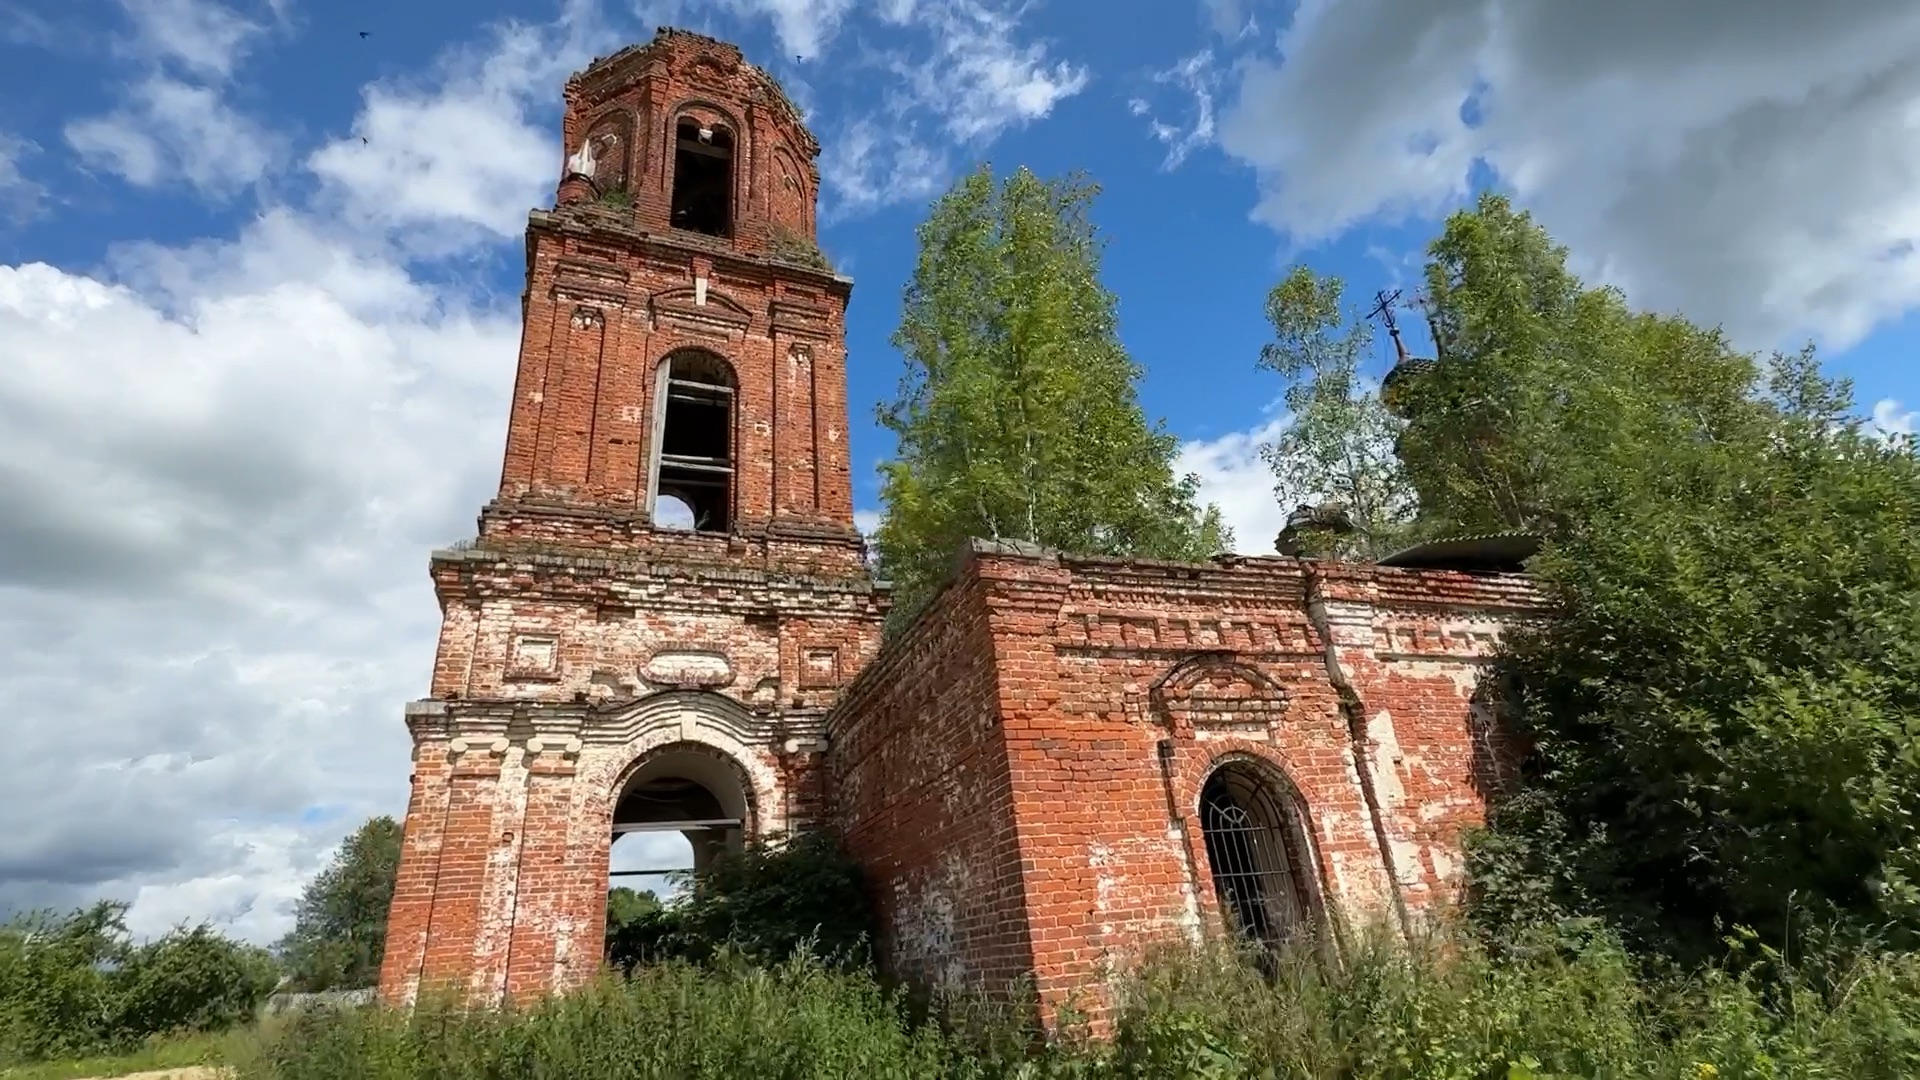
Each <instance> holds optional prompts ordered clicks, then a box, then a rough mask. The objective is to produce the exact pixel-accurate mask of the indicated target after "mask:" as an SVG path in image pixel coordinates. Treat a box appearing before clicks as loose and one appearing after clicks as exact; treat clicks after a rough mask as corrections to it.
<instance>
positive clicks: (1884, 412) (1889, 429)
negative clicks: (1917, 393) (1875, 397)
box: [1871, 398, 1920, 435]
mask: <svg viewBox="0 0 1920 1080" xmlns="http://www.w3.org/2000/svg"><path fill="white" fill-rule="evenodd" d="M1871 423H1872V425H1873V427H1874V429H1875V430H1877V431H1880V432H1881V433H1883V434H1886V435H1912V434H1914V433H1915V432H1914V429H1915V427H1917V426H1920V410H1914V409H1903V408H1901V405H1900V403H1899V402H1898V401H1895V400H1893V399H1892V398H1884V399H1882V400H1880V401H1877V402H1875V403H1874V406H1873V419H1872V421H1871Z"/></svg>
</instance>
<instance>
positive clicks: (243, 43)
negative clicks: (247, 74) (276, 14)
mask: <svg viewBox="0 0 1920 1080" xmlns="http://www.w3.org/2000/svg"><path fill="white" fill-rule="evenodd" d="M120 6H121V7H122V8H123V9H125V11H126V13H127V17H128V18H129V19H131V20H132V21H133V24H134V29H135V31H136V37H135V38H134V40H133V41H132V42H131V43H129V44H128V45H127V46H126V50H125V51H127V52H130V53H132V54H133V55H136V56H140V57H143V58H146V59H151V60H156V61H158V60H171V61H173V62H175V63H178V64H180V65H181V66H182V67H185V68H186V69H188V70H189V71H192V72H194V73H195V74H197V75H201V76H205V77H211V78H221V79H224V78H226V77H227V76H228V75H230V74H232V73H233V68H234V66H235V65H236V64H237V63H239V61H240V59H241V58H242V57H243V56H245V55H246V50H247V47H248V46H249V45H251V44H252V43H253V41H254V39H255V38H257V37H259V36H260V35H261V34H262V33H263V32H264V31H265V30H266V27H264V26H262V25H261V24H259V23H257V22H254V21H253V20H251V19H248V18H245V17H243V16H241V15H239V14H237V13H236V12H234V11H233V10H232V9H231V8H228V7H226V6H225V5H222V4H217V3H211V2H209V0H120Z"/></svg>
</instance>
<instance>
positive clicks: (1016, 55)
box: [898, 0, 1091, 143]
mask: <svg viewBox="0 0 1920 1080" xmlns="http://www.w3.org/2000/svg"><path fill="white" fill-rule="evenodd" d="M918 18H920V19H921V20H922V21H923V22H924V23H925V24H926V25H927V27H928V28H929V29H930V30H931V31H932V32H933V37H934V48H933V53H932V55H931V56H930V57H928V58H927V59H925V60H924V61H920V62H918V63H916V64H914V65H912V66H910V67H909V66H901V67H900V68H898V70H899V71H900V73H901V74H903V75H905V76H907V77H908V79H909V81H910V83H911V85H912V86H913V87H914V88H915V91H916V95H917V97H918V99H919V101H920V103H921V104H922V105H925V106H927V107H929V108H931V109H933V110H934V111H935V112H937V113H938V114H939V115H940V116H941V118H942V121H943V123H944V125H945V127H946V130H947V132H948V134H950V135H951V136H952V137H953V138H954V139H956V140H958V141H960V142H962V143H971V142H980V141H985V140H990V139H992V138H994V137H995V136H997V135H999V134H1000V133H1001V132H1002V131H1004V130H1006V129H1007V128H1010V127H1018V126H1020V125H1022V124H1027V123H1031V122H1032V121H1035V120H1040V119H1044V118H1045V117H1046V116H1047V115H1048V114H1050V113H1052V112H1053V109H1054V106H1056V105H1058V104H1060V102H1062V101H1064V100H1066V99H1067V98H1070V97H1072V96H1073V95H1075V94H1078V93H1079V92H1080V91H1082V90H1084V89H1086V87H1087V82H1088V80H1089V78H1090V77H1091V76H1090V74H1089V72H1088V71H1087V69H1086V68H1085V67H1083V66H1080V65H1078V64H1074V63H1071V62H1069V61H1066V60H1053V59H1050V58H1049V57H1048V53H1047V46H1046V45H1045V43H1043V42H1029V43H1027V44H1024V45H1023V44H1018V43H1017V42H1018V36H1019V30H1020V21H1019V15H1018V13H1017V12H1014V11H1005V10H996V9H995V8H992V7H989V6H988V5H987V4H985V3H983V2H980V0H947V2H945V3H941V4H929V5H927V6H924V7H922V8H920V9H919V10H918Z"/></svg>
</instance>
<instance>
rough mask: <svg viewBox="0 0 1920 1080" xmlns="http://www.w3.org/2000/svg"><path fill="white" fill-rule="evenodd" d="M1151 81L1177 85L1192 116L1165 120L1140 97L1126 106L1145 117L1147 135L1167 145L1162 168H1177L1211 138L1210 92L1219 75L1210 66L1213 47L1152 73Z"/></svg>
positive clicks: (1211, 109)
mask: <svg viewBox="0 0 1920 1080" xmlns="http://www.w3.org/2000/svg"><path fill="white" fill-rule="evenodd" d="M1153 82H1155V83H1156V84H1158V85H1162V86H1166V85H1172V86H1175V87H1177V88H1178V89H1179V90H1180V91H1181V93H1182V96H1183V97H1184V98H1186V99H1187V100H1188V101H1189V102H1191V105H1190V106H1189V108H1190V109H1191V112H1192V119H1191V120H1189V121H1186V122H1184V123H1181V124H1170V123H1167V122H1166V121H1164V120H1162V119H1160V117H1159V116H1158V115H1156V114H1155V113H1154V110H1153V107H1152V106H1151V105H1149V104H1148V103H1147V102H1146V101H1144V100H1142V99H1140V98H1134V99H1133V100H1131V101H1129V102H1128V103H1127V108H1128V111H1129V112H1131V113H1132V114H1133V115H1135V116H1141V117H1145V118H1146V119H1147V132H1148V134H1150V135H1152V136H1153V137H1154V138H1155V139H1156V140H1158V141H1159V142H1160V144H1161V145H1163V146H1165V147H1166V148H1167V157H1166V160H1165V161H1164V162H1163V163H1162V167H1163V168H1167V169H1177V168H1179V167H1180V163H1181V162H1183V161H1185V160H1186V159H1187V156H1188V155H1189V154H1192V153H1193V152H1194V151H1195V150H1198V149H1200V148H1202V147H1205V146H1209V145H1211V144H1212V143H1213V141H1214V94H1215V92H1216V91H1217V90H1218V88H1219V84H1220V74H1219V72H1218V71H1216V70H1215V68H1214V63H1213V50H1211V49H1202V50H1200V51H1199V52H1197V53H1194V54H1193V55H1192V56H1189V57H1187V58H1186V59H1184V60H1182V61H1180V62H1179V63H1177V64H1175V65H1174V66H1172V67H1170V68H1168V69H1167V70H1165V71H1157V72H1155V73H1154V75H1153Z"/></svg>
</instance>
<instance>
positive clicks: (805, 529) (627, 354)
mask: <svg viewBox="0 0 1920 1080" xmlns="http://www.w3.org/2000/svg"><path fill="white" fill-rule="evenodd" d="M563 130H564V147H563V151H564V154H565V159H564V161H563V162H556V165H558V166H559V167H560V169H559V175H560V180H559V185H558V189H557V193H556V200H555V201H556V206H555V207H554V209H552V210H535V211H533V212H532V214H531V215H530V220H529V222H528V227H527V288H526V292H525V294H524V295H523V297H522V310H523V312H524V327H523V330H522V336H521V344H520V360H519V369H518V373H517V375H516V376H515V379H514V386H513V404H512V409H511V414H510V419H509V421H508V427H507V445H506V455H505V463H504V466H503V468H502V470H501V477H500V490H499V494H498V495H497V497H495V498H494V499H493V501H492V502H490V503H488V504H487V505H486V507H484V508H483V509H482V511H481V514H480V520H479V535H478V537H477V538H476V539H474V540H472V541H469V542H466V543H463V544H461V545H459V546H456V547H455V548H453V549H449V550H443V551H436V552H434V553H433V555H432V560H431V570H432V575H433V581H434V588H435V591H436V593H437V595H438V597H439V601H440V607H441V611H442V628H441V633H440V642H439V648H438V652H437V655H436V657H435V660H434V670H433V680H432V692H431V695H430V696H429V697H427V698H426V699H424V700H420V701H416V702H413V703H412V704H410V705H409V706H408V707H407V711H406V719H407V726H408V728H409V730H410V731H411V733H412V736H413V741H414V754H413V762H414V765H413V776H412V793H411V797H410V799H409V801H408V805H407V816H406V827H405V840H404V842H403V845H402V853H401V860H400V871H399V878H398V881H397V883H396V887H395V890H394V898H393V906H392V909H391V915H390V919H389V923H388V934H387V948H386V958H385V962H384V965H383V968H382V971H381V977H380V993H381V996H382V997H383V998H384V999H386V1000H388V1001H392V1002H400V1003H405V1002H411V1001H412V1000H414V999H415V997H416V995H417V994H418V993H419V992H420V990H421V989H422V988H423V987H428V986H435V987H444V988H449V989H453V990H455V991H457V992H460V993H463V994H465V995H468V996H470V997H471V998H474V999H476V1000H479V1001H483V1002H485V1001H498V1000H501V999H502V998H503V997H505V996H523V995H526V994H530V993H539V992H542V991H546V990H550V989H559V988H564V987H566V986H569V985H572V984H575V983H577V982H579V981H580V980H582V979H583V978H586V977H587V976H589V975H591V974H592V973H593V972H594V971H595V970H597V968H598V966H599V964H600V961H601V955H602V949H603V927H604V920H605V907H606V895H607V889H608V884H609V877H608V869H609V849H610V846H611V843H612V841H613V840H614V839H616V838H617V837H618V836H619V835H622V834H624V833H626V832H635V831H662V830H664V831H676V832H680V833H682V834H684V835H685V836H686V837H687V839H688V841H689V842H690V843H691V844H692V847H693V851H694V861H695V864H696V865H698V864H700V863H702V862H704V861H705V860H706V859H708V858H711V857H712V855H713V853H714V852H716V851H718V850H720V849H722V848H723V847H724V846H727V845H737V844H739V843H741V842H743V841H744V840H745V839H746V838H748V837H751V836H754V835H759V834H765V833H769V832H773V831H785V830H790V829H795V828H803V827H805V826H806V825H808V824H809V823H810V822H812V821H813V820H815V819H817V817H818V816H819V815H820V814H822V813H823V812H824V807H823V792H822V786H821V782H822V776H823V769H822V767H821V752H822V750H823V749H824V733H823V728H822V719H823V716H824V714H825V711H826V708H827V706H828V705H829V704H831V702H832V701H833V699H834V697H835V696H836V694H837V692H838V690H839V688H840V687H841V686H843V685H844V684H845V683H846V682H847V681H848V680H850V679H851V678H852V677H853V675H854V674H855V673H856V672H857V671H858V670H859V669H860V668H861V666H862V665H863V664H865V663H866V662H867V660H868V659H869V658H870V657H871V656H872V654H873V652H874V651H875V649H876V648H877V646H878V643H879V634H880V624H881V620H882V617H883V616H884V614H885V609H886V596H885V593H884V590H883V588H882V587H878V586H876V585H875V583H874V582H873V580H872V579H871V577H870V576H869V574H868V573H867V569H866V563H865V559H864V555H865V550H864V546H863V543H862V541H861V538H860V535H859V533H858V532H857V531H856V530H855V528H854V526H853V502H852V491H851V483H850V477H849V464H848V461H849V459H848V447H847V393H846V347H845V314H846V307H847V301H848V297H849V294H850V292H851V289H852V282H851V281H850V280H849V279H847V278H845V277H842V276H839V275H837V274H835V273H834V272H833V271H832V269H831V268H830V267H829V266H828V265H827V263H826V260H825V259H824V258H823V257H822V256H821V254H820V252H819V249H818V247H817V246H816V245H815V242H814V217H815V199H816V193H817V191H818V189H819V182H820V181H819V171H818V169H817V168H816V166H815V164H814V159H815V157H816V156H817V155H818V153H819V143H818V142H816V141H815V139H814V137H813V136H812V135H811V134H810V133H809V132H808V131H807V129H806V127H805V126H804V125H803V124H802V122H801V119H800V115H799V113H798V111H797V110H796V109H795V108H794V106H793V104H792V103H791V102H790V101H789V100H788V99H787V97H786V95H785V94H784V93H783V92H782V91H781V89H780V87H779V86H778V85H777V84H776V83H775V82H774V81H773V79H772V78H770V77H769V76H768V75H767V74H766V73H765V72H763V71H761V70H760V69H759V68H757V67H755V66H754V65H752V64H749V63H747V62H746V60H745V59H744V58H743V57H742V56H741V53H740V50H739V49H738V48H736V47H734V46H732V45H729V44H726V43H724V42H720V41H715V40H712V39H710V38H706V37H701V36H699V35H695V34H691V33H686V32H682V31H676V30H662V31H660V32H659V33H658V34H657V35H656V36H655V37H654V39H653V40H652V41H651V42H649V43H647V44H645V45H639V46H634V47H631V48H628V49H625V50H623V51H621V52H619V53H616V54H615V55H613V56H610V57H607V58H604V59H601V60H597V61H595V62H594V63H593V64H592V65H591V66H589V67H588V68H587V69H586V70H585V71H583V72H580V73H579V74H577V75H575V76H574V77H573V78H572V79H570V80H569V81H568V83H567V87H566V116H565V121H564V125H563Z"/></svg>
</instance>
